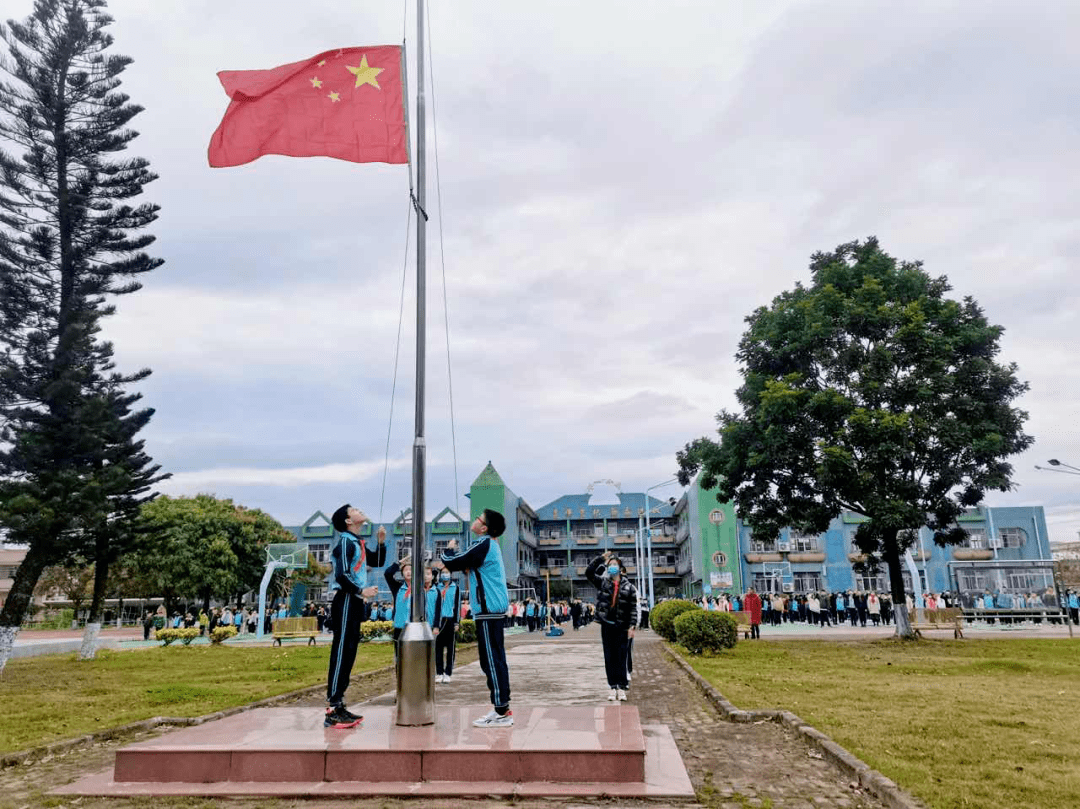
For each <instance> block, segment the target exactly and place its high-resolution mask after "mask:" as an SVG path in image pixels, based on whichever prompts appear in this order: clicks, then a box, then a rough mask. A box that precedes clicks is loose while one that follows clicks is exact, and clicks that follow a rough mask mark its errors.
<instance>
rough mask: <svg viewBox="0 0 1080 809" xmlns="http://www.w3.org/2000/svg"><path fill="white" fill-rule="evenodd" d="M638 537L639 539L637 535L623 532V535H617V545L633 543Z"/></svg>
mask: <svg viewBox="0 0 1080 809" xmlns="http://www.w3.org/2000/svg"><path fill="white" fill-rule="evenodd" d="M636 539H637V537H635V536H634V535H633V534H630V535H627V534H621V535H619V536H616V537H615V544H616V545H633V544H634V542H635V540H636Z"/></svg>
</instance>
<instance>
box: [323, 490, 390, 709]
mask: <svg viewBox="0 0 1080 809" xmlns="http://www.w3.org/2000/svg"><path fill="white" fill-rule="evenodd" d="M367 521H368V518H367V515H366V514H364V512H362V511H361V510H360V509H358V508H353V507H352V506H351V505H349V504H348V503H346V504H345V505H343V506H342V507H341V508H339V509H338V510H337V511H335V512H334V516H333V517H332V518H331V523H333V526H334V530H335V531H337V532H338V533H339V534H341V541H340V542H339V543H338V544H337V545H336V546H335V547H334V550H333V551H332V552H331V554H330V564H331V567H332V569H333V576H332V578H331V581H330V587H331V589H332V590H333V591H334V600H333V603H332V604H331V606H330V615H331V620H332V624H333V626H334V633H335V634H334V642H333V645H332V646H331V647H330V668H329V671H328V673H327V680H326V702H327V706H328V707H327V709H326V717H325V719H324V720H323V727H328V728H352V727H356V726H357V725H358V724H360V720H362V719H363V717H362V716H358V715H357V714H354V713H352V712H351V711H349V710H348V709H347V708H346V707H345V689H346V688H348V687H349V677H350V676H351V675H352V667H353V662H354V661H355V660H356V647H357V645H358V644H359V643H360V624H361V623H363V621H364V617H365V615H366V608H365V605H364V599H365V598H371V597H372V596H374V595H375V594H376V593H377V592H379V588H378V587H369V586H368V583H367V568H368V567H382V566H383V565H384V564H386V529H385V528H383V527H381V526H380V528H379V531H378V540H379V544H378V546H377V547H376V549H375V550H371V549H370V548H368V547H367V544H366V543H365V542H364V540H362V539H360V529H361V527H362V526H363V525H364V523H366V522H367Z"/></svg>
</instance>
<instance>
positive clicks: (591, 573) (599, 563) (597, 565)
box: [585, 553, 607, 589]
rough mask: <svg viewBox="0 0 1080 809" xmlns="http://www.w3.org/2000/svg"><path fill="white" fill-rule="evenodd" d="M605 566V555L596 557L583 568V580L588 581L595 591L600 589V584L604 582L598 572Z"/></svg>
mask: <svg viewBox="0 0 1080 809" xmlns="http://www.w3.org/2000/svg"><path fill="white" fill-rule="evenodd" d="M605 564H607V554H606V553H605V554H602V555H601V556H597V557H596V558H595V559H593V560H592V562H590V563H589V566H588V567H587V568H585V578H586V579H588V580H589V583H590V584H592V586H593V587H595V588H597V589H600V583H601V582H602V581H603V580H604V577H603V575H602V574H601V572H600V571H601V570H602V569H603V567H604V565H605Z"/></svg>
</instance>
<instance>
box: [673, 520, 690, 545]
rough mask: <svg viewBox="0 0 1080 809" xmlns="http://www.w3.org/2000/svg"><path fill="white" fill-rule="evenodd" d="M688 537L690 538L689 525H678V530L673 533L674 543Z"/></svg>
mask: <svg viewBox="0 0 1080 809" xmlns="http://www.w3.org/2000/svg"><path fill="white" fill-rule="evenodd" d="M688 536H690V523H686V522H682V523H679V530H678V531H676V532H675V541H676V542H682V541H683V540H684V539H686V538H687V537H688Z"/></svg>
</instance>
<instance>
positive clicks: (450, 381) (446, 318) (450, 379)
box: [421, 0, 461, 509]
mask: <svg viewBox="0 0 1080 809" xmlns="http://www.w3.org/2000/svg"><path fill="white" fill-rule="evenodd" d="M424 3H425V5H426V4H427V0H424ZM424 16H425V18H426V19H425V21H426V22H427V26H426V27H427V45H428V74H429V75H430V76H431V80H430V85H431V132H432V135H433V136H434V142H435V194H436V198H437V200H438V210H439V261H440V263H441V264H442V287H443V323H444V325H445V327H446V382H447V389H448V391H449V393H450V441H451V446H452V447H453V453H454V508H455V509H457V508H460V505H461V494H460V491H461V489H460V487H459V486H458V461H457V430H456V427H455V424H454V375H453V372H452V371H451V364H450V309H449V306H448V304H447V295H446V251H445V250H444V249H443V211H442V180H441V178H440V176H439V126H438V123H437V122H438V120H439V116H438V115H437V113H436V110H435V60H434V59H433V58H432V55H431V39H432V37H431V14H425V15H424ZM422 57H423V54H421V58H422Z"/></svg>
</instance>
